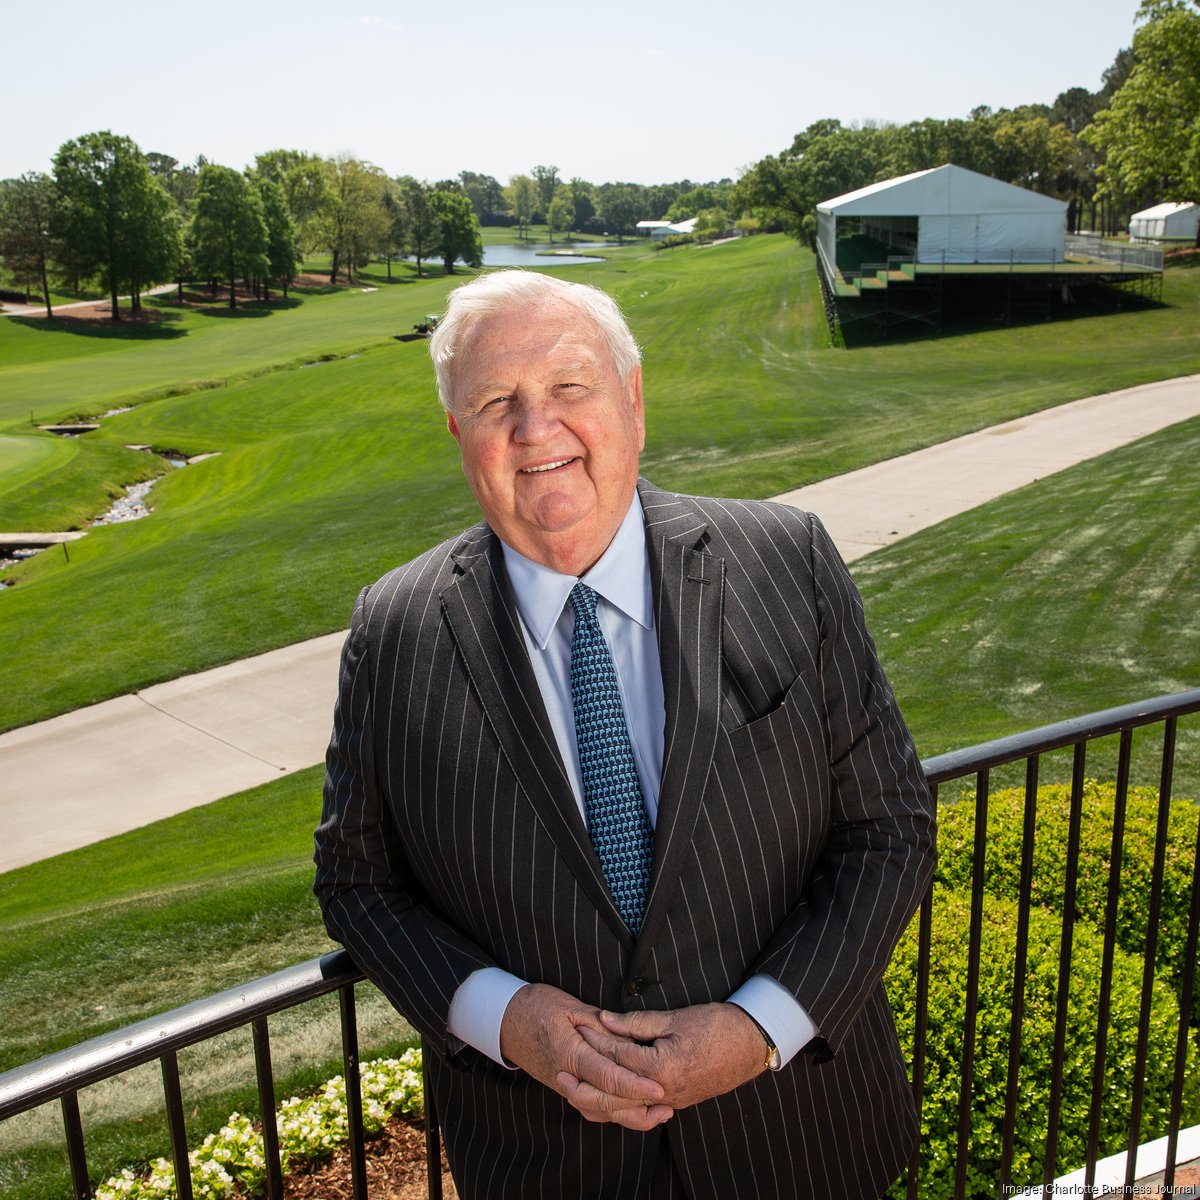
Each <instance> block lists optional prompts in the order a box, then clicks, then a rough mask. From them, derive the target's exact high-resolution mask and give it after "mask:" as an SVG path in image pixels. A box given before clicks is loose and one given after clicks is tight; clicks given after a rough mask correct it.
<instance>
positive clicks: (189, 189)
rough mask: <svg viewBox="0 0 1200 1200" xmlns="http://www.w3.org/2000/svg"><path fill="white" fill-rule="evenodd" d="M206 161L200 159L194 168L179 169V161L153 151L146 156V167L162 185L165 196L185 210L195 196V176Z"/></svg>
mask: <svg viewBox="0 0 1200 1200" xmlns="http://www.w3.org/2000/svg"><path fill="white" fill-rule="evenodd" d="M206 161H207V160H206V159H204V158H203V157H201V158H200V159H198V160H197V161H196V164H195V165H194V166H188V167H181V166H180V165H179V160H178V159H176V158H172V157H171V156H170V155H169V154H159V153H158V152H157V151H154V150H151V151H148V152H147V154H146V166H147V167H149V168H150V174H151V175H153V176H154V178H155V179H157V180H158V181H159V183H161V184H162V185H163V188H164V189H165V190H166V192H167V195H169V196H170V197H171V199H172V200H174V201H175V203H176V204H178V205H179V207H180V208H181V209H183V208H186V207H187V205H188V202H189V201H190V200H191V199H192V197H193V196H194V195H195V194H196V174H197V172H198V171H199V170H200V168H201V167H202V166H203V165H204V163H205V162H206Z"/></svg>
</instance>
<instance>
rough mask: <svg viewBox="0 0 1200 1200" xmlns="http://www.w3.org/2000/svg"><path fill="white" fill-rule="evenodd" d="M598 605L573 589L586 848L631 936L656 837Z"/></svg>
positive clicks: (586, 590) (581, 588)
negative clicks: (587, 835) (589, 848)
mask: <svg viewBox="0 0 1200 1200" xmlns="http://www.w3.org/2000/svg"><path fill="white" fill-rule="evenodd" d="M598 599H599V597H598V596H597V595H596V593H595V592H593V591H592V589H591V588H590V587H588V586H587V585H586V584H582V583H577V584H576V585H575V586H574V588H572V589H571V607H572V608H574V610H575V631H574V633H572V635H571V698H572V700H573V701H574V705H575V740H576V743H577V745H578V748H579V770H580V774H581V775H582V777H583V807H584V812H585V813H586V814H587V824H588V832H589V833H590V834H591V836H592V845H593V846H595V848H596V854H597V856H598V857H599V859H600V866H601V869H602V870H603V871H604V878H605V881H606V882H607V883H608V890H609V891H610V892H611V893H612V897H613V899H614V900H615V901H616V904H617V909H618V911H619V912H620V914H621V916H622V918H623V919H624V921H625V924H626V925H628V926H629V929H630V932H631V933H632V934H633V936H634V937H637V935H638V930H639V929H640V928H641V924H642V913H643V912H644V911H645V908H646V893H647V892H648V891H649V890H650V867H651V864H652V863H653V861H654V831H653V830H652V829H651V828H650V818H649V816H648V815H647V813H646V802H645V800H644V799H643V797H642V787H641V784H640V783H639V782H638V773H637V764H636V763H635V761H634V758H633V747H632V746H631V745H630V744H629V729H628V727H627V726H626V724H625V710H624V708H622V706H621V688H620V685H619V684H618V683H617V672H616V668H615V667H614V666H613V660H612V655H611V654H610V653H609V650H608V643H607V642H606V641H605V640H604V634H603V632H602V631H601V629H600V623H599V621H597V620H596V601H597V600H598Z"/></svg>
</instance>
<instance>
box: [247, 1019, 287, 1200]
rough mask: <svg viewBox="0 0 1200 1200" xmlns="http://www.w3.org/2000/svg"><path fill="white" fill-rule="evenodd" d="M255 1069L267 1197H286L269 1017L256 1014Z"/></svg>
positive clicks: (276, 1198) (273, 1198) (254, 1027)
mask: <svg viewBox="0 0 1200 1200" xmlns="http://www.w3.org/2000/svg"><path fill="white" fill-rule="evenodd" d="M253 1030H254V1073H255V1075H256V1076H257V1078H258V1108H259V1111H260V1112H261V1113H262V1131H263V1158H265V1159H266V1161H267V1200H283V1165H282V1164H281V1163H280V1161H279V1125H278V1123H277V1122H276V1120H275V1076H274V1073H273V1072H272V1070H271V1034H270V1031H269V1030H268V1028H267V1018H266V1017H255V1018H254V1023H253Z"/></svg>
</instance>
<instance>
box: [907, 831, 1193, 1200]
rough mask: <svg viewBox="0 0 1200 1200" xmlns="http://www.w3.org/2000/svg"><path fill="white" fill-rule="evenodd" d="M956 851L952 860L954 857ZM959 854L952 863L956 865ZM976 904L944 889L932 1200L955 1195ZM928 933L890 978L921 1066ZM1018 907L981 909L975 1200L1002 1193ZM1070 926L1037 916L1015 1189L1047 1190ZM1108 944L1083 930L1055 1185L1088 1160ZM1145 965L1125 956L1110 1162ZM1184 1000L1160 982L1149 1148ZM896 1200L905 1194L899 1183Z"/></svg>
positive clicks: (1149, 1085) (933, 1074)
mask: <svg viewBox="0 0 1200 1200" xmlns="http://www.w3.org/2000/svg"><path fill="white" fill-rule="evenodd" d="M950 853H951V854H953V853H954V852H953V851H951V852H950ZM948 857H949V855H948ZM969 921H970V897H969V896H968V895H966V894H965V893H962V892H955V891H950V890H948V889H947V888H945V887H941V886H937V887H935V889H934V905H933V923H932V942H931V968H932V969H931V980H930V991H929V1008H928V1011H929V1023H928V1028H927V1035H926V1036H927V1041H926V1060H925V1091H924V1104H923V1110H922V1118H921V1133H922V1158H921V1193H920V1194H921V1196H922V1200H944V1198H948V1197H950V1196H952V1195H953V1185H954V1164H955V1154H956V1145H957V1129H958V1104H959V1092H960V1074H961V1064H962V1053H963V1039H964V1028H965V1025H964V1022H965V1011H966V982H967V952H968V940H969ZM917 927H918V922H916V921H914V922H913V924H912V925H911V926H910V927H909V929H908V931H907V932H906V933H905V935H904V936H903V938H901V940H900V944H899V946H898V947H897V949H896V954H895V957H894V958H893V960H892V965H891V966H890V967H889V969H888V973H887V987H888V992H889V996H890V998H891V1001H892V1006H893V1008H894V1010H895V1012H896V1016H897V1028H898V1031H899V1034H900V1041H901V1045H902V1046H903V1047H904V1050H905V1053H906V1055H908V1056H909V1057H910V1058H911V1054H912V1046H913V1037H914V1028H915V1009H916V1004H915V997H916V969H917ZM1016 929H1017V908H1016V905H1015V904H1013V903H1011V902H1009V901H1006V900H1001V899H996V898H992V899H990V900H989V901H988V902H987V903H986V904H985V908H984V921H983V930H982V941H981V955H980V978H979V1005H978V1017H977V1025H976V1042H975V1073H974V1092H973V1096H972V1113H973V1116H972V1133H971V1142H970V1146H969V1161H968V1166H967V1190H966V1194H967V1195H968V1196H977V1195H995V1192H996V1187H997V1183H998V1180H999V1177H1000V1159H1001V1150H1002V1144H1003V1143H1002V1138H1003V1122H1004V1105H1005V1089H1006V1085H1007V1074H1008V1053H1009V1033H1010V1024H1011V1020H1012V979H1013V959H1014V952H1015V946H1016ZM1058 954H1059V922H1058V920H1057V919H1056V918H1054V917H1053V916H1051V915H1050V914H1048V913H1046V912H1043V911H1042V910H1040V909H1038V908H1033V909H1032V910H1031V911H1030V922H1029V949H1028V959H1027V968H1026V972H1027V974H1026V985H1025V1009H1024V1027H1023V1032H1022V1038H1021V1057H1020V1072H1019V1087H1018V1090H1017V1106H1016V1140H1015V1151H1014V1158H1013V1169H1012V1177H1013V1181H1014V1182H1015V1183H1017V1184H1026V1183H1033V1182H1040V1181H1041V1176H1042V1161H1043V1158H1044V1155H1045V1149H1046V1127H1047V1114H1048V1104H1049V1094H1050V1085H1051V1056H1052V1053H1053V1043H1054V1019H1055V1005H1056V996H1057V983H1058ZM1102 954H1103V937H1102V935H1101V934H1100V933H1098V932H1097V931H1095V930H1094V929H1092V928H1091V927H1090V926H1088V925H1087V924H1080V925H1077V926H1076V927H1075V935H1074V943H1073V950H1072V959H1071V974H1070V983H1069V994H1068V1019H1067V1031H1066V1055H1065V1065H1064V1073H1063V1085H1064V1086H1063V1093H1062V1107H1061V1116H1060V1120H1059V1134H1058V1156H1057V1162H1056V1167H1055V1174H1056V1175H1059V1174H1062V1173H1064V1172H1065V1171H1068V1170H1072V1169H1074V1168H1075V1167H1077V1166H1078V1165H1079V1164H1080V1163H1082V1162H1083V1161H1084V1158H1085V1153H1086V1145H1087V1128H1088V1109H1089V1105H1090V1099H1091V1073H1092V1063H1093V1058H1094V1053H1095V1050H1094V1046H1095V1031H1096V1026H1097V1021H1098V1015H1099V1007H1098V996H1097V991H1098V989H1097V986H1096V984H1097V981H1098V980H1099V978H1100V969H1101V958H1102ZM1141 979H1142V962H1141V960H1140V959H1139V958H1137V957H1136V956H1132V955H1129V954H1126V953H1124V952H1123V951H1121V950H1117V951H1116V954H1115V961H1114V970H1113V988H1112V1000H1111V1010H1110V1016H1109V1030H1108V1038H1109V1040H1108V1048H1107V1058H1106V1062H1105V1069H1104V1090H1103V1103H1102V1110H1103V1113H1104V1119H1103V1123H1102V1127H1101V1137H1100V1152H1101V1154H1102V1155H1104V1154H1110V1153H1114V1152H1116V1151H1118V1150H1121V1149H1123V1148H1124V1146H1125V1140H1126V1136H1127V1122H1128V1117H1129V1113H1130V1103H1131V1097H1132V1093H1133V1074H1134V1050H1135V1044H1136V1038H1137V1017H1138V1007H1139V1000H1140V989H1141ZM1178 1019H1179V1008H1178V1001H1177V1000H1176V998H1175V997H1174V996H1173V995H1172V992H1171V989H1170V987H1169V986H1168V985H1167V984H1166V983H1164V982H1162V981H1156V983H1155V986H1154V991H1153V996H1152V1001H1151V1024H1150V1044H1149V1055H1148V1069H1147V1080H1146V1088H1145V1093H1144V1100H1143V1116H1142V1125H1141V1139H1140V1140H1141V1141H1143V1142H1144V1141H1147V1140H1149V1139H1150V1138H1153V1137H1157V1136H1160V1135H1161V1134H1163V1133H1164V1132H1165V1131H1166V1125H1167V1117H1168V1111H1169V1105H1170V1096H1171V1085H1172V1080H1173V1066H1174V1053H1175V1039H1176V1032H1177V1027H1178ZM1187 1045H1188V1052H1189V1059H1188V1062H1187V1067H1186V1073H1185V1087H1184V1120H1183V1124H1184V1126H1187V1125H1189V1124H1191V1123H1194V1122H1195V1121H1196V1120H1197V1119H1200V1072H1198V1070H1197V1054H1196V1049H1195V1046H1194V1045H1193V1043H1192V1041H1191V1039H1189V1040H1188V1043H1187ZM890 1194H891V1195H893V1196H896V1197H900V1196H903V1195H904V1189H903V1187H902V1185H900V1184H897V1185H896V1187H895V1188H893V1191H892V1193H890Z"/></svg>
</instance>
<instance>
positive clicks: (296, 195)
mask: <svg viewBox="0 0 1200 1200" xmlns="http://www.w3.org/2000/svg"><path fill="white" fill-rule="evenodd" d="M254 170H255V173H256V174H258V175H260V176H262V178H264V179H270V180H272V181H273V182H274V183H277V184H278V185H279V186H280V187H281V188H282V189H283V195H284V201H285V202H286V204H287V210H288V215H289V216H290V217H291V219H292V225H293V226H294V227H295V230H296V237H297V239H298V240H299V242H300V244H301V246H302V247H309V246H315V245H316V244H317V240H318V238H319V232H318V231H319V217H320V214H321V211H322V209H323V207H324V204H325V197H326V191H327V179H326V171H325V163H324V162H323V161H322V160H321V159H320V158H318V157H317V156H316V155H315V154H309V153H308V152H307V151H304V150H268V151H267V152H266V153H265V154H260V155H258V156H257V157H256V158H255V160H254Z"/></svg>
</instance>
